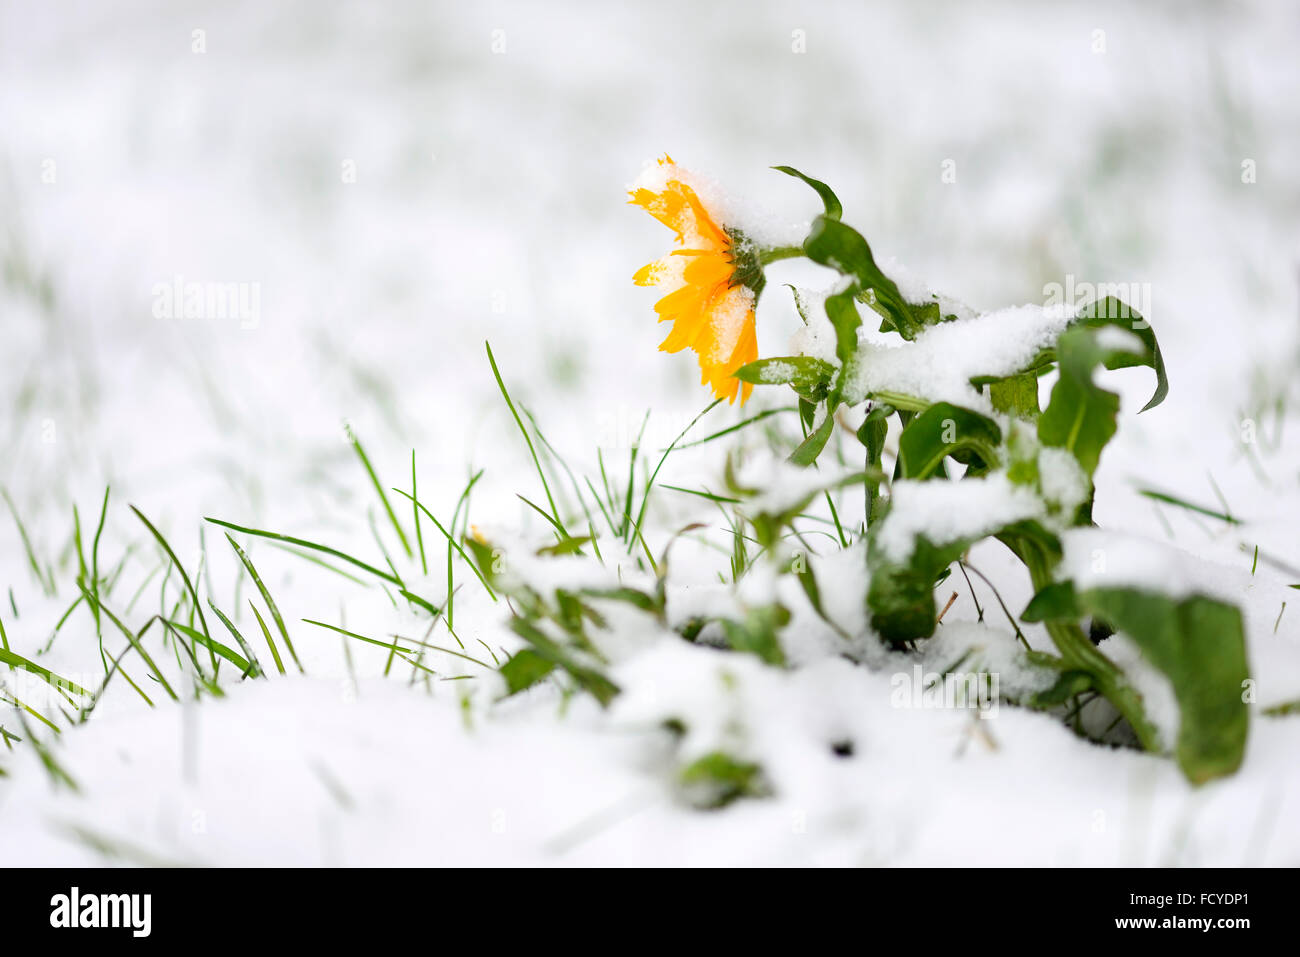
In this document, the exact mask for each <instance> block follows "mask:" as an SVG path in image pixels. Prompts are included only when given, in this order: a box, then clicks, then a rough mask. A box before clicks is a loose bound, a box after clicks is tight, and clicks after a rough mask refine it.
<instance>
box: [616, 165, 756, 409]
mask: <svg viewBox="0 0 1300 957" xmlns="http://www.w3.org/2000/svg"><path fill="white" fill-rule="evenodd" d="M659 167H660V169H659V170H657V171H656V172H657V173H658V176H657V177H656V179H655V182H654V184H653V186H654V188H648V187H647V186H640V187H638V188H636V189H634V190H633V191H632V192H631V193H629V194H628V195H629V196H630V199H629V200H628V202H630V203H632V204H633V205H636V206H640V207H642V208H643V209H645V210H646V212H648V213H649V214H650V215H651V216H653V217H654V218H655V219H657V220H659V221H660V222H661V223H663V224H664V225H665V226H667V227H668V228H669V229H671V230H673V232H675V233H676V234H677V243H678V244H679V245H680V246H682V247H683V248H681V249H675V250H673V251H672V252H671V253H669V254H668V255H667V256H665V257H664V258H663V259H660V260H658V261H656V262H653V263H650V264H649V265H648V266H645V267H643V268H641V269H640V270H638V271H637V273H636V276H635V277H633V281H634V282H635V283H636V284H637V285H638V286H663V287H669V288H670V291H669V293H668V295H666V296H664V297H663V298H662V299H660V300H659V302H657V303H656V304H655V312H657V313H659V321H660V322H665V321H667V320H671V321H672V324H673V328H672V332H670V333H669V334H668V338H667V339H665V340H664V341H663V343H662V344H660V346H659V348H660V349H662V350H663V351H665V352H680V351H681V350H682V349H692V350H694V352H695V354H696V355H697V356H699V360H700V373H701V375H700V382H701V384H705V385H708V386H710V387H711V388H712V389H713V394H714V395H715V396H717V397H718V398H719V399H726V400H727V401H728V402H734V401H735V400H736V394H737V392H739V394H740V402H741V404H742V405H743V404H744V403H745V401H746V400H747V399H748V398H749V393H750V392H751V391H752V390H753V388H754V387H753V386H752V385H751V384H750V383H748V382H741V381H740V380H739V379H736V378H733V377H732V376H733V374H734V373H735V371H736V370H737V369H739V368H740V367H741V366H743V365H745V364H747V363H750V362H753V361H754V360H755V359H757V358H758V339H757V337H756V334H755V330H754V304H755V302H756V300H757V293H756V290H755V288H752V286H751V285H748V284H746V281H745V280H744V278H743V276H744V275H745V274H748V273H749V272H751V271H752V270H749V269H742V267H741V266H740V265H739V264H738V260H739V259H740V255H739V251H738V250H737V248H736V241H735V238H734V234H732V233H729V232H728V231H727V230H726V229H724V228H723V227H720V226H719V225H718V223H717V222H716V221H715V219H714V217H713V216H712V215H710V213H709V211H708V210H707V209H706V208H705V206H704V204H703V203H702V202H701V201H700V198H699V196H698V195H697V194H696V192H695V190H694V189H693V188H691V186H690V185H688V184H687V183H686V182H684V181H683V179H682V175H683V174H682V173H679V172H678V170H679V167H678V166H677V164H676V163H674V162H673V160H672V157H670V156H668V155H666V154H665V156H664V158H663V159H661V160H659ZM761 275H762V274H761V272H759V273H758V274H757V276H758V278H757V279H756V281H754V282H753V285H754V286H758V287H760V288H761Z"/></svg>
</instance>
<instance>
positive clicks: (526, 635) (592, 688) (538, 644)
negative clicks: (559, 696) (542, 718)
mask: <svg viewBox="0 0 1300 957" xmlns="http://www.w3.org/2000/svg"><path fill="white" fill-rule="evenodd" d="M510 629H511V630H512V631H513V632H514V633H515V634H517V635H519V637H521V638H523V639H524V640H525V641H527V642H528V644H529V645H530V646H532V650H533V652H534V653H535V654H536V655H537V656H538V657H539V658H542V659H544V660H546V661H549V662H551V663H552V664H553V665H557V666H559V667H560V668H563V669H564V670H565V671H567V672H568V673H569V675H570V676H571V677H572V678H573V680H574V681H576V682H577V683H578V685H579V686H580V687H582V688H584V689H585V690H587V691H589V692H590V693H591V695H592V696H593V697H594V698H595V699H596V700H597V701H599V702H600V703H601V705H602V706H604V705H608V704H609V703H610V702H611V701H613V700H614V696H615V695H617V694H618V691H619V689H618V685H616V684H614V683H613V682H612V681H610V680H609V679H608V678H606V677H605V676H604V675H603V674H601V673H600V672H599V671H597V670H596V669H595V668H593V667H590V666H588V665H584V664H582V663H581V662H580V661H579V660H578V659H577V657H575V656H574V655H573V654H571V653H570V652H569V651H568V649H566V648H564V647H563V646H562V645H560V644H559V643H558V642H556V641H555V640H554V639H552V638H551V637H549V636H548V635H547V634H546V633H545V632H544V631H542V630H541V629H540V628H538V627H537V626H536V625H534V624H533V623H532V622H530V621H526V620H525V619H523V618H514V619H511V621H510Z"/></svg>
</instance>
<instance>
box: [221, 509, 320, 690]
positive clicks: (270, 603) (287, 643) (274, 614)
mask: <svg viewBox="0 0 1300 957" xmlns="http://www.w3.org/2000/svg"><path fill="white" fill-rule="evenodd" d="M226 540H227V541H228V542H230V547H231V548H233V549H234V550H235V554H236V555H238V556H239V560H240V561H241V562H243V563H244V568H245V569H247V570H248V574H249V577H251V578H252V579H253V584H255V585H256V586H257V590H258V591H259V592H260V593H261V595H262V601H264V602H265V603H266V607H267V608H268V609H269V610H270V612H271V618H272V619H273V620H274V621H275V627H276V628H277V629H279V632H280V637H281V638H283V639H284V647H285V648H286V649H288V651H289V657H290V658H292V659H293V663H294V664H295V665H297V667H298V673H299V674H306V673H307V672H306V670H304V668H303V666H302V662H301V661H299V660H298V653H297V652H296V651H294V649H293V642H292V641H291V640H290V639H289V629H288V628H286V627H285V625H284V619H283V618H282V617H281V616H280V609H279V608H278V607H276V604H275V599H274V598H272V597H271V592H270V590H269V589H268V588H267V587H266V583H265V582H263V581H262V576H261V575H259V574H258V573H257V567H256V566H255V565H254V564H253V560H252V559H251V558H249V557H248V556H247V555H246V554H245V553H244V550H243V549H242V548H240V547H239V543H238V542H237V541H235V539H234V538H233V537H232V536H231V535H230V533H229V532H227V533H226Z"/></svg>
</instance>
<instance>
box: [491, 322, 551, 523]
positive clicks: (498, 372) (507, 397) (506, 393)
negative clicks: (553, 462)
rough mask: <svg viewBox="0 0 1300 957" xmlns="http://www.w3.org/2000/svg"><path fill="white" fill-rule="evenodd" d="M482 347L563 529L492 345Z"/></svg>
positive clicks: (549, 502) (531, 442) (543, 472)
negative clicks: (484, 348) (493, 352)
mask: <svg viewBox="0 0 1300 957" xmlns="http://www.w3.org/2000/svg"><path fill="white" fill-rule="evenodd" d="M484 345H485V346H487V355H488V362H489V363H491V365H492V375H493V376H495V377H496V380H497V388H499V389H500V390H501V395H502V397H503V398H504V399H505V400H506V406H507V407H508V408H509V409H510V414H511V415H512V416H514V419H515V425H517V426H519V434H520V435H522V436H523V437H524V442H525V443H527V445H528V453H529V454H530V455H531V456H532V457H533V465H535V466H537V477H538V478H540V479H541V480H542V489H543V490H544V491H545V492H546V501H547V503H548V504H549V505H550V506H551V515H552V516H553V517H554V518H555V521H556V523H557V524H558V525H559V526H560V527H561V528H563V527H564V520H563V519H561V518H560V510H559V509H558V508H556V507H555V497H554V496H552V495H551V486H550V484H549V483H548V482H547V481H546V472H545V471H544V470H543V469H542V463H541V460H540V459H539V458H538V457H537V449H536V448H534V447H533V440H532V439H531V438H529V436H528V429H526V428H525V427H524V420H523V419H521V418H520V417H519V412H518V411H517V410H516V409H515V404H514V402H513V401H511V399H510V392H509V390H508V389H506V384H505V382H504V381H502V379H501V370H500V369H498V368H497V360H496V357H495V356H493V355H492V345H491V344H490V343H487V342H485V343H484ZM564 534H565V537H566V538H567V537H568V534H569V533H568V532H565V533H564Z"/></svg>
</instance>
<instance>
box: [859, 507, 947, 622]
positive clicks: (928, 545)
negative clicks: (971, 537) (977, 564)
mask: <svg viewBox="0 0 1300 957" xmlns="http://www.w3.org/2000/svg"><path fill="white" fill-rule="evenodd" d="M876 528H879V524H877V525H875V526H872V528H871V529H869V530H868V535H870V534H871V531H873V530H874V529H876ZM969 546H970V543H969V542H967V541H965V540H961V541H957V542H946V543H943V544H941V545H935V544H934V543H933V542H931V541H930V540H929V539H928V538H926V537H925V536H923V535H922V536H918V537H917V539H916V543H915V545H914V546H913V549H912V555H911V558H909V559H908V561H907V562H906V563H905V564H897V563H895V562H891V561H889V560H887V559H885V558H884V557H883V555H882V551H881V549H880V548H879V547H878V546H877V545H876V543H875V541H874V539H873V540H872V541H871V542H870V546H869V548H868V550H867V563H868V566H869V567H870V569H871V584H870V585H869V586H868V588H867V607H868V608H869V609H870V611H871V627H872V628H873V629H875V631H876V632H877V633H878V634H879V635H880V637H881V638H883V639H884V640H885V641H888V642H892V643H894V644H901V643H903V642H908V641H916V640H917V639H920V638H928V637H930V636H931V635H932V634H934V629H935V624H936V619H937V617H938V610H937V609H936V607H935V602H934V586H935V584H936V583H937V581H938V579H939V577H940V576H941V575H942V574H943V572H944V571H945V570H946V569H947V567H948V566H949V565H951V564H952V563H953V562H955V561H956V560H957V559H958V558H960V557H961V556H962V553H963V552H965V551H966V549H967V548H968V547H969Z"/></svg>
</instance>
